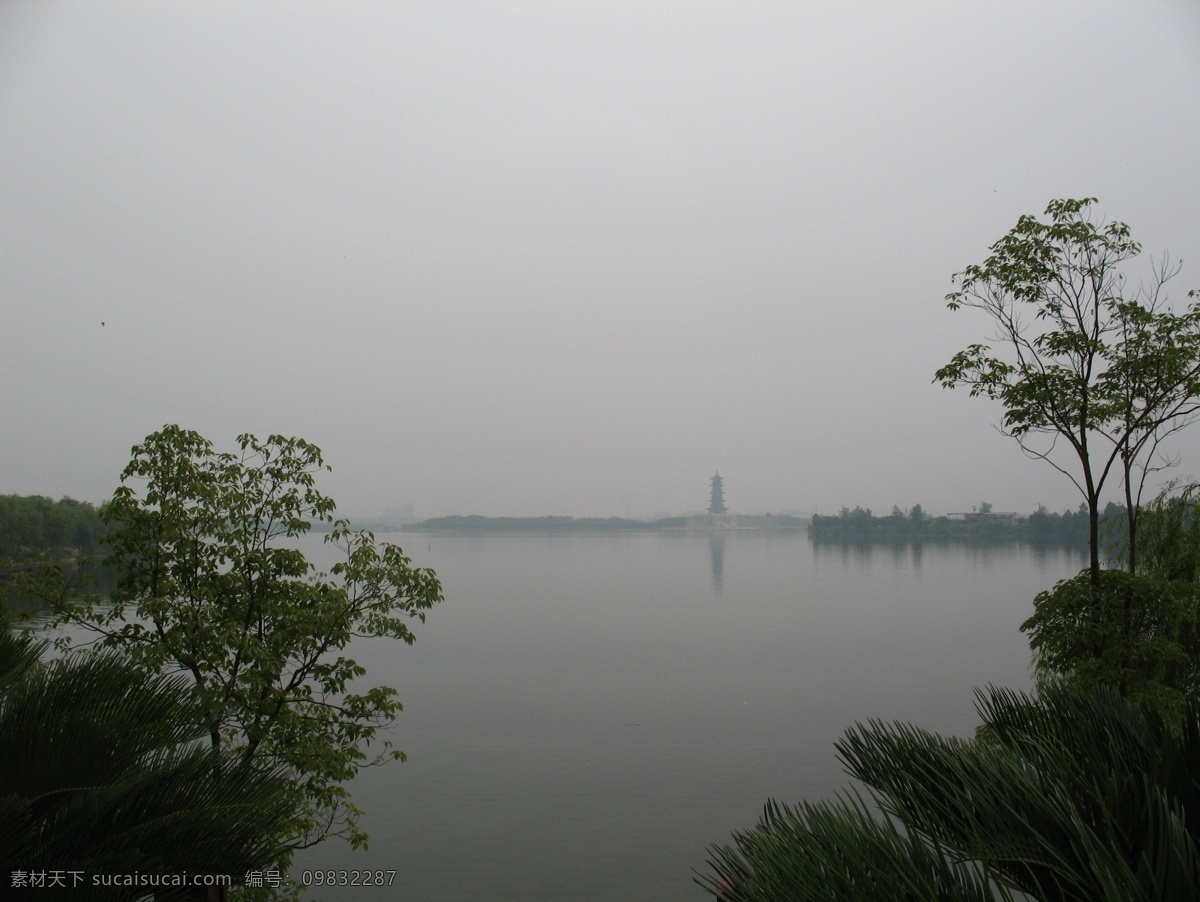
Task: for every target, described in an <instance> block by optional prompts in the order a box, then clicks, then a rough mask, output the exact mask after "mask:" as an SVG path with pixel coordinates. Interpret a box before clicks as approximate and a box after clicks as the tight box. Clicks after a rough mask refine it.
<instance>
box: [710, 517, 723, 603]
mask: <svg viewBox="0 0 1200 902" xmlns="http://www.w3.org/2000/svg"><path fill="white" fill-rule="evenodd" d="M708 556H709V558H710V559H711V561H712V586H713V595H714V596H716V597H718V598H719V597H720V596H721V589H722V587H723V586H724V585H725V533H723V532H712V533H709V537H708Z"/></svg>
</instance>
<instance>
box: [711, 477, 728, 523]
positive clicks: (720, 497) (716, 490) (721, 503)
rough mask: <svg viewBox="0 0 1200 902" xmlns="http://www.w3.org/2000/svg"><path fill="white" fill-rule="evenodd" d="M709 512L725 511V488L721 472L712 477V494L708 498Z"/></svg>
mask: <svg viewBox="0 0 1200 902" xmlns="http://www.w3.org/2000/svg"><path fill="white" fill-rule="evenodd" d="M708 512H709V513H710V514H723V513H725V488H724V484H723V482H722V480H721V474H720V473H717V474H716V475H714V476H713V478H712V494H711V495H710V496H709V500H708Z"/></svg>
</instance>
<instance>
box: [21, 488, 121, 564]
mask: <svg viewBox="0 0 1200 902" xmlns="http://www.w3.org/2000/svg"><path fill="white" fill-rule="evenodd" d="M103 535H104V524H103V522H101V520H100V514H99V512H98V511H97V510H96V508H95V507H94V506H92V505H91V504H89V503H87V502H86V501H76V500H75V499H74V498H67V497H63V498H62V499H61V500H59V501H52V500H50V499H49V498H45V497H42V496H41V495H0V560H14V561H20V560H24V559H26V558H30V557H33V556H35V555H38V554H46V553H49V554H57V553H64V552H67V551H69V550H72V549H74V550H76V551H81V552H92V551H95V550H97V548H98V547H99V545H100V538H101V536H103Z"/></svg>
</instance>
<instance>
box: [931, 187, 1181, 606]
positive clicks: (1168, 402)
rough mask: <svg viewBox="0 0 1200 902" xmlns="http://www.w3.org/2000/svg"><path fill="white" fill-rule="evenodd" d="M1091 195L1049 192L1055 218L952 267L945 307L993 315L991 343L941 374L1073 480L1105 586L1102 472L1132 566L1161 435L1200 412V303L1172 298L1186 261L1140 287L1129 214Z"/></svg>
mask: <svg viewBox="0 0 1200 902" xmlns="http://www.w3.org/2000/svg"><path fill="white" fill-rule="evenodd" d="M1094 203H1095V198H1084V199H1082V200H1055V201H1052V202H1051V203H1050V204H1049V205H1048V206H1047V207H1046V213H1045V215H1046V216H1047V217H1048V221H1043V220H1041V219H1038V218H1037V217H1035V216H1022V217H1021V218H1020V219H1019V220H1018V221H1017V224H1016V225H1015V226H1014V227H1013V228H1012V229H1011V230H1010V231H1009V233H1008V234H1007V235H1005V236H1004V237H1003V238H1001V239H1000V240H999V241H998V242H996V243H995V244H993V245H992V247H991V254H990V256H988V258H987V259H986V260H985V261H984V262H983V263H982V264H978V265H972V266H968V267H967V268H966V269H964V270H963V271H962V272H960V273H958V274H956V275H955V276H954V281H955V284H956V286H957V287H956V289H955V290H954V291H952V292H951V293H950V294H948V295H947V296H946V301H947V304H948V306H949V307H950V309H951V310H958V309H959V308H962V307H970V308H974V309H977V310H980V311H982V312H983V313H984V314H986V315H987V317H988V318H989V319H990V320H991V322H992V324H993V326H994V327H995V329H996V333H995V337H994V342H995V345H996V347H995V348H993V346H992V345H989V344H973V345H971V346H969V347H968V348H966V349H965V350H963V351H960V352H959V353H957V354H955V355H954V357H953V358H952V359H951V361H950V362H949V363H948V364H946V366H944V367H942V368H941V369H939V370H938V371H937V373H936V375H935V377H934V381H936V382H940V383H941V384H942V385H943V386H944V387H946V388H955V387H958V386H966V387H967V388H968V389H969V390H970V393H971V395H972V396H975V395H983V396H985V397H989V398H992V399H995V400H998V401H1000V402H1001V404H1002V405H1003V408H1004V412H1003V414H1002V416H1001V421H1000V427H999V428H1000V430H1001V432H1003V433H1004V434H1005V435H1008V436H1011V437H1012V438H1013V439H1015V440H1016V441H1017V443H1018V444H1019V445H1020V447H1021V450H1022V451H1024V452H1025V453H1026V454H1028V455H1030V456H1031V457H1034V458H1037V459H1039V460H1045V461H1047V462H1048V463H1049V464H1050V465H1051V466H1053V467H1054V468H1055V469H1057V470H1059V472H1061V473H1063V474H1064V475H1066V476H1067V477H1068V478H1069V479H1070V480H1071V482H1072V483H1074V485H1075V486H1076V488H1078V489H1079V491H1080V493H1081V494H1082V495H1083V498H1084V501H1085V503H1086V504H1087V510H1088V545H1089V551H1090V558H1089V568H1090V572H1091V578H1092V583H1093V585H1098V584H1099V578H1100V536H1099V521H1100V496H1101V492H1102V491H1103V490H1104V488H1105V486H1106V484H1107V482H1108V480H1109V479H1110V478H1111V477H1113V476H1114V474H1116V476H1117V478H1120V479H1122V480H1123V483H1124V489H1125V495H1126V499H1127V510H1128V517H1129V518H1130V519H1129V530H1128V539H1129V543H1130V544H1129V551H1128V558H1127V563H1128V565H1129V567H1130V568H1131V569H1133V568H1134V567H1135V565H1136V552H1135V547H1136V546H1135V545H1134V542H1135V541H1136V531H1137V530H1136V519H1137V502H1138V500H1139V499H1140V497H1141V492H1142V489H1143V487H1144V485H1145V481H1146V478H1147V476H1148V474H1149V473H1151V472H1153V471H1154V469H1156V468H1157V467H1158V466H1160V465H1161V464H1162V463H1163V461H1162V460H1161V458H1159V457H1156V453H1157V451H1158V450H1159V444H1160V442H1161V441H1162V440H1163V438H1165V437H1166V436H1168V435H1170V434H1172V433H1174V432H1177V431H1178V430H1179V429H1181V428H1183V427H1184V426H1185V425H1187V423H1189V422H1191V421H1192V419H1193V418H1194V417H1195V415H1196V413H1197V412H1198V411H1200V403H1198V400H1197V399H1198V398H1200V301H1197V300H1196V298H1197V295H1196V292H1192V293H1191V295H1190V296H1191V298H1192V299H1193V300H1192V302H1191V303H1190V305H1188V306H1187V308H1186V309H1185V310H1183V311H1182V312H1179V313H1176V312H1174V311H1173V310H1172V309H1171V308H1170V307H1169V305H1168V304H1167V302H1166V299H1165V294H1164V292H1163V288H1164V286H1165V285H1166V283H1167V282H1168V281H1169V280H1170V279H1171V278H1172V277H1173V276H1174V275H1175V274H1176V273H1178V271H1179V269H1178V267H1171V266H1169V265H1163V266H1160V267H1159V269H1157V270H1156V271H1155V272H1154V273H1153V274H1152V276H1151V279H1150V285H1149V287H1148V288H1147V287H1145V286H1144V285H1142V284H1141V283H1139V287H1137V288H1136V289H1135V288H1133V287H1132V280H1131V279H1130V277H1129V275H1128V272H1127V270H1128V264H1129V262H1130V261H1132V260H1134V259H1135V258H1136V257H1138V255H1139V254H1140V253H1141V250H1142V248H1141V245H1139V244H1138V243H1137V242H1136V241H1134V240H1133V238H1132V237H1131V235H1130V229H1129V226H1127V225H1126V224H1125V223H1122V222H1104V221H1099V220H1097V219H1095V218H1094V217H1093V215H1092V210H1091V208H1092V205H1093V204H1094ZM1060 442H1061V443H1063V444H1064V445H1065V448H1060V447H1059V443H1060Z"/></svg>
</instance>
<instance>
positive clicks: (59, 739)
mask: <svg viewBox="0 0 1200 902" xmlns="http://www.w3.org/2000/svg"><path fill="white" fill-rule="evenodd" d="M2 613H3V612H2V610H0V614H2ZM44 648H45V643H36V642H33V641H31V639H30V637H29V636H28V635H24V634H17V633H12V632H10V631H9V629H8V625H7V621H6V618H5V617H3V616H0V870H2V871H3V872H4V882H5V887H6V889H5V895H6V898H7V897H8V896H9V895H12V896H13V897H16V898H24V897H26V896H28V898H31V899H32V898H37V899H44V898H45V899H55V898H60V897H68V896H69V897H70V898H72V899H75V898H82V897H86V898H88V899H100V900H110V899H111V900H132V899H140V898H144V897H145V894H146V892H147V887H145V886H119V885H117V886H99V887H98V886H93V885H92V882H91V881H92V876H93V875H96V874H110V875H113V874H116V875H120V874H143V875H148V876H150V875H154V876H157V877H163V876H167V877H171V878H174V877H177V876H178V875H180V874H184V873H191V874H213V873H223V874H229V875H231V876H233V875H241V874H243V873H245V872H246V871H247V870H251V869H264V868H269V867H271V866H272V865H274V864H275V863H276V862H277V861H278V860H279V858H280V856H281V855H282V854H284V851H285V848H284V842H285V839H286V837H287V830H288V828H289V827H290V825H291V822H292V821H293V819H294V818H295V816H296V808H295V799H294V795H293V793H292V792H291V784H290V781H289V779H288V778H287V775H286V774H285V773H283V772H282V771H280V770H279V769H267V770H264V769H262V768H259V767H246V766H239V765H238V762H237V760H236V757H235V756H234V755H233V753H231V752H229V751H224V752H221V753H217V754H216V756H215V757H214V753H213V752H212V751H211V750H209V749H207V748H206V747H205V746H204V745H203V744H198V743H197V740H199V739H201V738H202V737H203V736H204V732H205V731H204V729H203V727H202V726H201V716H200V715H201V712H200V711H198V710H197V709H196V707H195V704H194V703H193V702H192V701H191V700H189V697H188V694H187V687H186V684H185V679H184V678H183V677H180V676H178V675H175V676H163V675H157V674H153V675H152V674H147V673H145V672H144V671H143V670H142V669H141V668H139V667H137V666H135V665H134V664H133V663H132V662H131V661H130V660H129V658H128V657H127V656H126V655H125V654H123V653H122V652H121V651H120V650H118V649H108V650H104V651H99V652H76V653H74V654H71V655H68V656H67V657H64V658H60V659H58V660H55V661H53V662H50V663H42V662H41V661H40V660H39V659H40V655H41V653H42V651H43V650H44ZM214 764H217V765H219V768H220V769H221V770H223V771H224V774H223V776H222V778H221V779H217V778H216V776H215V773H214ZM47 871H58V872H62V873H64V874H66V873H67V872H71V871H74V872H77V873H79V874H81V875H82V879H83V880H86V881H87V883H86V884H84V885H83V886H79V887H77V886H75V885H74V883H75V880H74V877H71V876H68V877H66V886H65V887H63V888H61V890H57V891H56V889H55V888H53V887H50V888H46V887H42V888H28V889H24V890H23V889H22V888H21V887H20V886H19V885H18V884H19V881H18V878H17V876H16V874H17V873H23V874H26V875H28V874H29V873H30V872H47ZM197 895H199V896H200V897H201V898H207V891H206V890H205V889H204V888H196V887H170V888H168V889H166V890H164V889H162V888H161V887H160V888H158V889H157V890H156V896H155V898H157V899H162V900H166V899H188V898H194V897H196V896H197Z"/></svg>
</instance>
